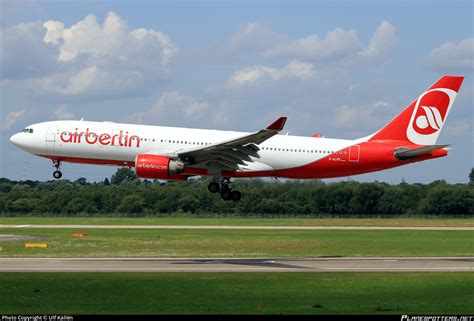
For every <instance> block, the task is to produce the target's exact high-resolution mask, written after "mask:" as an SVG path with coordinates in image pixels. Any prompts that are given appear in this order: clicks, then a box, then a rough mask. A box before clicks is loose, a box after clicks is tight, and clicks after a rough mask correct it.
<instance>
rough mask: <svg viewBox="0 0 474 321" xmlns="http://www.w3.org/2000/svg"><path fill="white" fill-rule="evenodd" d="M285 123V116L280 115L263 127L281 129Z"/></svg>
mask: <svg viewBox="0 0 474 321" xmlns="http://www.w3.org/2000/svg"><path fill="white" fill-rule="evenodd" d="M285 123H286V117H280V118H278V119H277V120H275V121H274V122H273V123H272V124H271V125H270V126H268V127H267V128H265V129H270V130H278V131H280V130H282V129H283V126H285Z"/></svg>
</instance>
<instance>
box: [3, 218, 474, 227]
mask: <svg viewBox="0 0 474 321" xmlns="http://www.w3.org/2000/svg"><path fill="white" fill-rule="evenodd" d="M0 224H17V225H24V224H106V225H108V224H118V225H125V224H131V225H133V224H136V225H289V226H465V227H466V226H470V227H474V217H473V218H470V219H467V218H435V217H433V218H416V217H414V218H410V217H400V218H259V217H249V218H245V217H230V218H229V217H219V218H187V217H183V218H180V217H169V218H168V217H145V218H109V217H0Z"/></svg>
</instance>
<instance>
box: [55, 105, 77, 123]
mask: <svg viewBox="0 0 474 321" xmlns="http://www.w3.org/2000/svg"><path fill="white" fill-rule="evenodd" d="M54 116H56V119H58V120H71V119H76V118H77V116H76V115H75V114H74V113H73V112H72V111H70V110H69V108H68V106H67V105H64V104H63V105H60V106H59V107H58V108H56V110H55V111H54Z"/></svg>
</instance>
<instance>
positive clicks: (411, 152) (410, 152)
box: [395, 145, 449, 160]
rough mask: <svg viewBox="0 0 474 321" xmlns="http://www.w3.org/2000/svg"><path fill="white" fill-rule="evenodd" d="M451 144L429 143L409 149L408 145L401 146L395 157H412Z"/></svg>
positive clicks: (401, 158) (402, 158)
mask: <svg viewBox="0 0 474 321" xmlns="http://www.w3.org/2000/svg"><path fill="white" fill-rule="evenodd" d="M446 146H449V145H429V146H424V147H420V148H413V149H409V148H406V147H401V148H399V149H397V150H395V157H396V158H397V159H399V160H404V159H410V158H413V157H417V156H421V155H426V154H429V153H431V152H433V151H435V150H438V149H441V148H444V147H446Z"/></svg>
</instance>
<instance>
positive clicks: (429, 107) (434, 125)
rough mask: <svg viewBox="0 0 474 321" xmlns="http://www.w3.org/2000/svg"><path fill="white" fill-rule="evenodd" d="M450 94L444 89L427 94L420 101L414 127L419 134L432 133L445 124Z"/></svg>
mask: <svg viewBox="0 0 474 321" xmlns="http://www.w3.org/2000/svg"><path fill="white" fill-rule="evenodd" d="M449 101H450V99H449V96H448V94H446V93H445V92H442V91H432V92H429V93H427V94H425V95H424V96H423V97H422V98H421V99H420V101H419V103H418V108H417V109H416V114H415V119H414V124H413V129H415V131H416V132H417V133H418V134H421V135H430V134H433V133H434V132H437V131H438V130H440V128H441V127H442V126H443V122H444V119H445V117H446V113H447V111H448V106H449Z"/></svg>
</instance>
